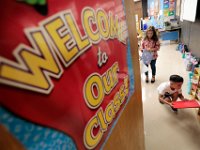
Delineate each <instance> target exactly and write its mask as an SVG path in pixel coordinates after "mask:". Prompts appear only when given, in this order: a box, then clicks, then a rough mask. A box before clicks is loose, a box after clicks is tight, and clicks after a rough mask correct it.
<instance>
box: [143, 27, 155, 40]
mask: <svg viewBox="0 0 200 150" xmlns="http://www.w3.org/2000/svg"><path fill="white" fill-rule="evenodd" d="M147 31H153V36H152V40H154V41H156V42H157V41H158V36H157V33H156V29H155V27H154V26H149V28H148V29H147ZM144 39H145V40H146V39H148V37H147V32H146V36H145V38H144Z"/></svg>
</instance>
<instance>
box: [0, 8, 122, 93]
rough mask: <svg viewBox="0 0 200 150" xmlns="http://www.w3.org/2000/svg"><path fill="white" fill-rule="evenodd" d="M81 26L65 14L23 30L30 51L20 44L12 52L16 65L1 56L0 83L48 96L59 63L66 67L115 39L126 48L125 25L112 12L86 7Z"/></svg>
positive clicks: (59, 66)
mask: <svg viewBox="0 0 200 150" xmlns="http://www.w3.org/2000/svg"><path fill="white" fill-rule="evenodd" d="M81 22H82V26H80V25H78V24H77V20H75V18H74V16H73V13H72V12H71V11H70V10H67V11H63V12H60V13H57V14H55V15H53V16H51V17H49V18H47V19H45V20H44V21H42V22H40V23H39V27H36V28H31V29H26V30H25V35H26V36H27V38H28V40H29V41H30V44H31V46H32V47H30V46H27V45H25V44H19V45H18V46H17V47H16V49H14V50H13V55H14V56H15V58H16V60H17V61H16V62H14V61H11V60H8V59H6V58H4V57H1V56H0V83H1V84H6V85H9V86H14V87H17V88H22V89H26V90H31V91H34V92H39V93H44V94H49V93H50V92H51V91H52V89H53V87H54V85H53V83H52V81H51V78H50V77H53V78H57V79H59V78H60V77H61V75H62V74H63V68H62V67H61V66H62V65H61V63H62V64H63V65H64V67H66V68H67V67H69V66H70V65H71V64H72V63H73V62H74V61H75V60H76V59H78V58H79V56H80V55H81V54H83V53H85V52H86V50H88V49H89V48H90V47H91V46H92V44H98V43H99V42H100V41H101V40H102V39H103V40H108V39H115V38H117V39H118V40H119V41H120V42H122V43H124V44H125V37H124V35H123V34H124V30H125V21H124V20H120V19H119V18H118V16H113V14H112V12H109V13H108V14H107V13H106V12H105V11H104V10H103V9H97V10H96V11H95V10H94V9H93V8H90V7H85V8H84V9H83V10H82V13H81ZM81 27H82V28H81ZM80 29H82V30H83V32H80Z"/></svg>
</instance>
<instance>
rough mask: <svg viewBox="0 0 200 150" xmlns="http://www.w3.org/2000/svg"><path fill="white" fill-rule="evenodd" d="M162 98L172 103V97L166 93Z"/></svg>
mask: <svg viewBox="0 0 200 150" xmlns="http://www.w3.org/2000/svg"><path fill="white" fill-rule="evenodd" d="M163 98H164V99H165V98H169V99H170V100H171V101H172V95H171V94H169V93H168V92H166V93H165V94H164V96H163Z"/></svg>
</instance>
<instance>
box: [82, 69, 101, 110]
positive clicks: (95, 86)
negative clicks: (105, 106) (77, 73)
mask: <svg viewBox="0 0 200 150" xmlns="http://www.w3.org/2000/svg"><path fill="white" fill-rule="evenodd" d="M103 90H104V89H103V83H102V81H101V76H100V75H99V74H97V73H96V74H92V75H90V76H89V77H88V79H87V80H86V82H85V84H84V90H83V91H84V97H85V102H86V104H87V105H88V107H90V108H92V109H95V108H97V107H98V106H99V105H100V104H101V102H102V101H103V98H104V91H103ZM95 92H96V93H95Z"/></svg>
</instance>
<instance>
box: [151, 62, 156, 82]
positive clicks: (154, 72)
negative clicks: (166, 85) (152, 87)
mask: <svg viewBox="0 0 200 150" xmlns="http://www.w3.org/2000/svg"><path fill="white" fill-rule="evenodd" d="M150 66H151V70H152V79H151V83H154V82H155V75H156V59H154V60H152V61H151V63H150Z"/></svg>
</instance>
